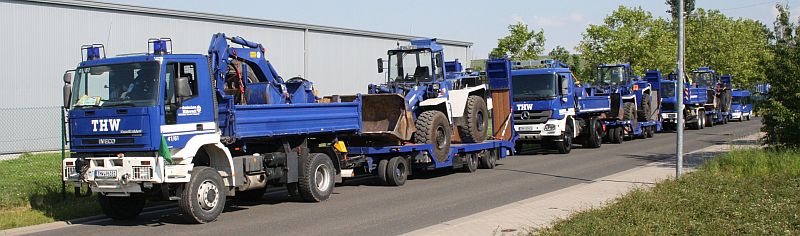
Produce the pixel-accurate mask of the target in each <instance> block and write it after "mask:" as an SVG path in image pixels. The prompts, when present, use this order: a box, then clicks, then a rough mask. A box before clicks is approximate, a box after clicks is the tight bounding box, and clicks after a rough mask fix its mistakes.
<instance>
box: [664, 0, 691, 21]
mask: <svg viewBox="0 0 800 236" xmlns="http://www.w3.org/2000/svg"><path fill="white" fill-rule="evenodd" d="M679 1H680V0H666V2H664V4H667V6H669V10H667V13H669V14H670V15H672V19H673V20H675V19H678V3H680V2H679ZM683 11H684V12H686V14H687V15H688V14H690V13H692V11H694V0H683Z"/></svg>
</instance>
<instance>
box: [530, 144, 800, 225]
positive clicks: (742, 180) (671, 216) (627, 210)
mask: <svg viewBox="0 0 800 236" xmlns="http://www.w3.org/2000/svg"><path fill="white" fill-rule="evenodd" d="M529 233H530V234H543V235H651V234H655V235H686V234H693V235H694V234H700V235H730V234H756V235H786V234H794V235H797V234H800V151H798V150H794V151H766V150H748V151H734V152H731V153H728V154H727V155H724V156H721V157H719V158H715V159H713V160H711V161H709V162H708V163H706V164H705V165H703V166H702V167H700V169H699V170H697V171H695V172H693V173H690V174H687V175H685V176H683V177H681V178H680V179H679V180H677V181H675V180H667V181H664V182H661V183H659V184H657V185H656V186H655V187H653V188H650V189H640V190H635V191H633V192H631V193H629V194H627V195H625V196H623V197H621V198H620V199H617V200H616V201H615V202H614V203H612V204H611V205H609V206H607V207H604V208H599V209H595V210H590V211H585V212H581V213H577V214H575V215H573V216H571V217H570V218H569V219H566V220H561V221H558V222H556V223H555V224H554V225H553V226H552V227H550V228H547V229H543V230H541V231H531V232H529Z"/></svg>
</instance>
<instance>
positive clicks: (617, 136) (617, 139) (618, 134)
mask: <svg viewBox="0 0 800 236" xmlns="http://www.w3.org/2000/svg"><path fill="white" fill-rule="evenodd" d="M624 139H625V131H624V130H623V128H622V126H617V127H614V141H612V142H613V143H617V144H619V143H622V141H623V140H624Z"/></svg>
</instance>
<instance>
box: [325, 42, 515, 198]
mask: <svg viewBox="0 0 800 236" xmlns="http://www.w3.org/2000/svg"><path fill="white" fill-rule="evenodd" d="M388 56H389V58H388V68H386V76H387V81H386V83H383V84H380V85H369V87H368V89H369V94H365V95H358V97H359V98H360V100H361V101H362V104H363V109H362V110H361V112H362V113H361V116H362V120H363V127H364V129H363V130H362V132H361V133H360V134H358V135H355V136H350V137H345V138H343V140H345V143H346V144H347V156H346V161H345V162H346V163H345V164H343V166H344V168H346V170H344V171H343V173H345V174H344V176H345V177H356V176H362V175H365V174H369V175H375V176H378V177H379V179H380V181H381V182H382V183H383V184H386V185H393V186H399V185H403V184H404V183H405V180H406V178H407V176H408V175H409V174H411V173H412V170H433V169H441V168H456V169H464V170H467V171H469V172H473V171H475V170H476V168H478V167H479V166H480V167H484V168H494V165H495V162H496V160H497V159H499V158H503V157H505V156H506V155H508V154H510V153H513V147H514V140H515V139H516V134H515V133H514V132H513V130H511V127H512V126H513V120H511V119H510V117H511V111H510V106H509V105H508V103H507V102H508V101H509V99H510V94H509V90H510V88H511V86H510V82H509V81H507V77H505V76H496V77H489V79H488V81H489V86H488V91H487V85H486V84H484V82H483V80H481V79H480V77H479V75H478V74H477V73H470V72H465V71H464V70H463V68H462V66H461V64H460V63H459V62H458V60H454V61H447V62H445V61H444V52H443V47H442V46H441V45H438V44H437V43H436V41H435V39H414V40H411V45H409V46H401V47H399V48H397V49H393V50H389V51H388ZM378 72H379V73H383V72H384V62H383V59H378ZM506 72H508V70H504V68H499V69H498V71H496V72H492V73H493V74H498V73H499V74H502V73H506ZM355 98H356V96H334V97H329V98H326V99H329V100H332V101H351V100H353V99H355ZM487 100H489V101H492V103H487ZM490 105H492V106H490ZM490 119H491V122H492V123H491V124H492V126H489V124H490V123H489V122H490ZM489 127H492V128H493V130H491V132H490V130H489Z"/></svg>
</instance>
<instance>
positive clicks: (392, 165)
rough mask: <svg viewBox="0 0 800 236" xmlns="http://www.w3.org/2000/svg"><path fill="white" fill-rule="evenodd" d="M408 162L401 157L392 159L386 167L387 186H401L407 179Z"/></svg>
mask: <svg viewBox="0 0 800 236" xmlns="http://www.w3.org/2000/svg"><path fill="white" fill-rule="evenodd" d="M408 169H409V166H408V160H406V159H405V158H403V157H399V156H397V157H392V159H390V160H389V164H388V165H387V166H386V183H388V184H389V186H403V184H405V183H406V179H408Z"/></svg>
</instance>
